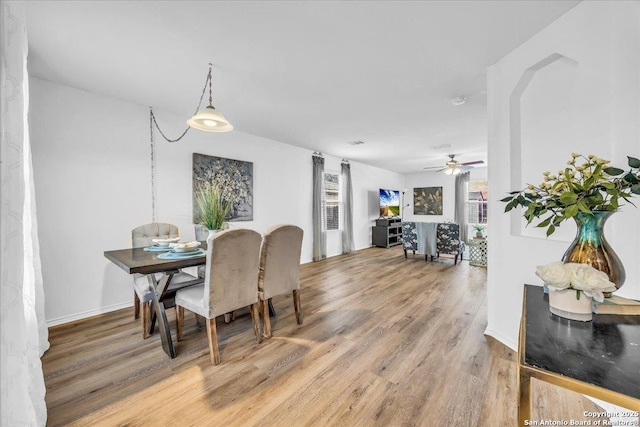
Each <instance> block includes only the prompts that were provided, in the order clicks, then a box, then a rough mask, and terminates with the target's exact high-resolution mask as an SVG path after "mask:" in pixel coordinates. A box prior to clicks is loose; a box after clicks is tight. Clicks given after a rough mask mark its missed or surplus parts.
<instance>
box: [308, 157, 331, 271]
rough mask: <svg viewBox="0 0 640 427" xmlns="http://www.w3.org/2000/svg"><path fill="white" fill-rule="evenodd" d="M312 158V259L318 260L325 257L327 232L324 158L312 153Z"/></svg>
mask: <svg viewBox="0 0 640 427" xmlns="http://www.w3.org/2000/svg"><path fill="white" fill-rule="evenodd" d="M312 159H313V195H312V198H313V206H312V212H311V216H312V222H313V224H312V226H313V260H314V261H320V260H322V259H325V258H326V257H327V232H326V231H325V226H324V224H325V215H326V213H325V211H324V191H323V190H324V158H323V157H322V156H321V155H317V154H314V155H313V156H312Z"/></svg>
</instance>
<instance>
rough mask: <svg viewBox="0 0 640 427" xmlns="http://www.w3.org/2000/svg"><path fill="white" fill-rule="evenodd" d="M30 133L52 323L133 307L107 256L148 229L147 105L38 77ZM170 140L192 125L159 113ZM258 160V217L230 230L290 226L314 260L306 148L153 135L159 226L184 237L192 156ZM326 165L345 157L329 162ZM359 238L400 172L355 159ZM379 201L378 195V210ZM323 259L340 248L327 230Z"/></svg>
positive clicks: (358, 242)
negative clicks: (173, 229)
mask: <svg viewBox="0 0 640 427" xmlns="http://www.w3.org/2000/svg"><path fill="white" fill-rule="evenodd" d="M30 84H31V88H30V93H31V103H30V105H31V111H30V133H31V141H32V145H33V163H34V176H35V183H36V201H37V208H38V223H39V230H40V236H39V237H40V244H41V257H42V268H43V275H44V287H45V304H46V318H47V321H48V323H49V324H50V325H53V324H59V323H64V322H67V321H71V320H75V319H79V318H83V317H87V316H90V315H95V314H99V313H102V312H107V311H110V310H114V309H118V308H122V307H126V306H130V305H131V304H132V302H133V297H132V287H131V278H130V277H129V276H128V275H127V274H126V273H125V272H123V271H122V270H120V269H119V268H118V267H116V266H115V265H113V264H112V263H111V262H109V261H108V260H107V259H106V258H104V256H103V251H105V250H112V249H120V248H125V247H129V246H130V244H131V243H130V239H131V229H132V228H134V227H136V226H138V225H141V224H145V223H148V222H151V179H150V148H149V145H150V140H149V139H150V138H149V110H148V108H147V107H145V106H140V105H134V104H131V103H127V102H123V101H120V100H117V99H112V98H107V97H104V96H100V95H96V94H92V93H88V92H84V91H80V90H77V89H73V88H70V87H66V86H62V85H58V84H54V83H50V82H46V81H43V80H39V79H31V81H30ZM154 112H155V114H156V117H157V119H158V121H159V124H160V126H161V128H162V129H163V130H164V132H165V133H166V134H167V136H169V137H175V136H176V135H178V134H179V132H182V130H183V129H184V128H185V118H184V117H177V116H175V115H174V114H172V113H168V112H165V111H154ZM193 153H202V154H207V155H213V156H219V157H226V158H232V159H238V160H244V161H250V162H253V168H254V220H253V221H250V222H233V223H232V226H234V227H247V228H252V229H254V230H256V231H259V232H264V231H265V230H266V229H267V228H269V227H270V226H272V225H275V224H280V223H292V224H297V225H299V226H300V227H302V228H303V229H304V231H305V237H304V242H303V250H302V262H309V261H311V252H312V249H311V248H312V231H311V165H312V162H311V153H312V152H311V151H309V150H307V149H302V148H298V147H294V146H291V145H287V144H283V143H280V142H276V141H272V140H268V139H265V138H260V137H257V136H254V135H249V134H246V133H242V132H239V131H233V132H230V133H225V134H211V133H204V132H198V131H196V130H191V131H189V133H188V135H187V136H186V137H185V138H184V139H183V140H182V141H180V142H176V143H173V144H169V143H167V142H166V141H164V139H162V138H161V137H160V136H159V135H157V133H156V188H157V197H156V206H157V209H156V210H157V217H156V220H157V221H159V222H169V223H173V224H176V225H177V226H178V227H179V229H180V234H181V236H182V237H183V239H185V240H191V239H193V238H194V227H193V224H192V222H191V178H192V175H191V171H192V154H193ZM325 159H326V160H325V162H326V169H330V170H336V171H340V160H341V159H339V158H336V157H333V156H325ZM351 168H352V179H353V192H354V209H353V210H354V219H353V224H354V241H355V246H356V249H362V248H365V247H368V246H370V244H371V225H373V219H375V218H376V217H377V216H378V201H377V192H378V188H380V187H382V188H390V187H391V188H402V185H403V177H402V175H400V174H397V173H394V172H389V171H385V170H382V169H378V168H374V167H370V166H366V165H362V164H358V163H353V162H352V166H351ZM372 194H375V195H376V196H375V197H376V199H375V205H373V201H372ZM327 243H328V244H327V246H328V252H327V253H328V255H329V256H333V255H337V254H339V253H341V252H342V249H341V234H340V233H339V232H329V233H328V238H327Z"/></svg>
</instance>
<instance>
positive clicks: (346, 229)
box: [342, 161, 354, 254]
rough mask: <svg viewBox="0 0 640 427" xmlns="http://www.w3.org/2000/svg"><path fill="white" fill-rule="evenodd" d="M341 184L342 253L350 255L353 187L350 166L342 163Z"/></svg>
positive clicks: (351, 245)
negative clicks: (342, 210) (342, 215)
mask: <svg viewBox="0 0 640 427" xmlns="http://www.w3.org/2000/svg"><path fill="white" fill-rule="evenodd" d="M342 182H343V193H342V194H344V203H343V205H344V224H343V227H342V253H343V254H350V253H351V252H353V250H354V244H353V186H352V184H351V165H350V164H349V162H348V161H343V162H342Z"/></svg>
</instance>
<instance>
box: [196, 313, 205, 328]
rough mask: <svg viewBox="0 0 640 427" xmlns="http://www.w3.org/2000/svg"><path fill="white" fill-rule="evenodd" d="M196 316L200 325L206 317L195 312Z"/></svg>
mask: <svg viewBox="0 0 640 427" xmlns="http://www.w3.org/2000/svg"><path fill="white" fill-rule="evenodd" d="M194 314H195V313H194ZM195 316H196V323H197V324H198V325H200V324H201V323H202V320H203V319H204V317H202V316H200V315H199V314H195Z"/></svg>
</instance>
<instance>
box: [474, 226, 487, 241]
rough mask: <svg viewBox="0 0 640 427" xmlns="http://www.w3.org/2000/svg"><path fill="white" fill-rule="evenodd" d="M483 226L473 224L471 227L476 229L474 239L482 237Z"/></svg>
mask: <svg viewBox="0 0 640 427" xmlns="http://www.w3.org/2000/svg"><path fill="white" fill-rule="evenodd" d="M485 228H486V227H485V226H484V225H482V224H475V225H474V226H473V229H474V230H476V239H484V234H483V233H482V232H483V231H484V230H485Z"/></svg>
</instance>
